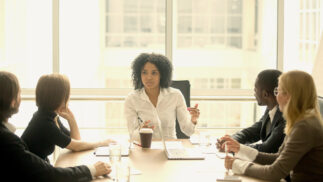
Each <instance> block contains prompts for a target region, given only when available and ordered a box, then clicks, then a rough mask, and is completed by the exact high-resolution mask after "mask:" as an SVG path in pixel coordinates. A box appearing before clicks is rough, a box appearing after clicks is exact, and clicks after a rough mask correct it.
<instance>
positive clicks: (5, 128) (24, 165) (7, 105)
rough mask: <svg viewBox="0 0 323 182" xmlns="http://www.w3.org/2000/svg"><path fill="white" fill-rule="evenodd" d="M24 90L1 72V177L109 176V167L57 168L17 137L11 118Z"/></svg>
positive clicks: (75, 178)
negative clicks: (9, 119) (9, 120)
mask: <svg viewBox="0 0 323 182" xmlns="http://www.w3.org/2000/svg"><path fill="white" fill-rule="evenodd" d="M20 100H21V99H20V88H19V83H18V80H17V78H16V76H15V75H13V74H11V73H8V72H4V71H0V163H1V165H2V170H1V177H2V178H3V179H8V180H9V181H37V182H38V181H53V182H56V181H59V182H65V181H66V182H72V181H73V182H74V181H75V182H81V181H91V180H92V177H96V176H101V175H105V174H109V173H110V172H111V168H110V166H109V165H108V164H106V163H103V162H97V163H95V164H94V165H88V166H85V165H83V166H76V167H68V168H55V167H53V166H52V165H50V164H49V163H48V162H46V161H45V160H43V159H41V158H39V157H38V156H36V155H34V154H33V153H31V152H30V151H29V150H28V148H27V146H26V144H25V143H24V142H23V141H22V140H21V139H20V138H19V137H18V136H17V135H15V134H14V133H13V132H12V130H13V129H14V127H13V125H11V124H10V123H8V118H10V117H11V116H12V115H13V114H15V113H17V112H18V109H19V105H20Z"/></svg>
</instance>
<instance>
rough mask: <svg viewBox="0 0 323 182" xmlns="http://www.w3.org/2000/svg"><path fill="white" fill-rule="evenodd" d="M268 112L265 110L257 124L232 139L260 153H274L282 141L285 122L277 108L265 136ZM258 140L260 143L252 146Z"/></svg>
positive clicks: (268, 120) (268, 119) (268, 118)
mask: <svg viewBox="0 0 323 182" xmlns="http://www.w3.org/2000/svg"><path fill="white" fill-rule="evenodd" d="M268 113H269V110H268V109H266V111H265V113H264V115H263V116H262V117H261V118H260V120H259V121H258V122H256V123H255V124H253V125H252V126H251V127H249V128H245V129H243V130H241V131H240V132H237V133H236V134H234V135H233V136H232V137H233V138H234V139H235V140H237V141H238V142H239V143H241V144H245V145H248V146H250V147H252V148H255V149H257V150H258V151H260V152H267V153H275V152H277V151H278V148H279V147H280V145H281V144H282V143H283V141H284V137H285V134H284V129H285V124H286V121H285V120H284V118H283V115H282V112H280V110H279V109H278V108H277V111H276V113H275V115H274V118H273V121H272V124H271V129H270V132H269V133H268V134H266V126H267V123H268V122H270V117H269V114H268ZM259 140H261V141H262V143H259V144H253V143H255V142H258V141H259Z"/></svg>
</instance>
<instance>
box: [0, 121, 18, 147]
mask: <svg viewBox="0 0 323 182" xmlns="http://www.w3.org/2000/svg"><path fill="white" fill-rule="evenodd" d="M0 138H1V145H6V144H12V143H19V142H20V138H19V137H18V136H17V135H15V134H14V133H12V132H10V131H9V130H8V129H6V128H4V127H3V126H1V127H0Z"/></svg>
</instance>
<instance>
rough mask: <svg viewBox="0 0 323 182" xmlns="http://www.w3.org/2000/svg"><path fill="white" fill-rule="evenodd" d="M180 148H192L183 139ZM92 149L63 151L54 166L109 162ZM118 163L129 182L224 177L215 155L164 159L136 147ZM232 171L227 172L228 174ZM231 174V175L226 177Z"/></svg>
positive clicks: (187, 181)
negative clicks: (124, 166) (126, 168)
mask: <svg viewBox="0 0 323 182" xmlns="http://www.w3.org/2000/svg"><path fill="white" fill-rule="evenodd" d="M176 141H181V142H182V144H183V146H184V147H188V148H189V147H193V145H192V144H191V142H190V141H189V140H187V139H180V140H176ZM94 151H95V150H87V151H81V152H72V151H69V150H67V149H63V150H61V151H60V154H59V156H58V158H57V160H56V162H55V166H56V167H71V166H75V165H83V164H85V165H89V164H94V163H95V162H97V161H103V162H109V157H108V156H103V157H98V156H96V155H95V154H94ZM122 162H126V163H128V165H129V166H130V168H131V171H133V170H135V171H137V172H138V171H139V173H140V174H138V173H136V174H135V173H133V172H131V173H132V174H131V176H130V181H131V182H179V181H185V182H191V181H192V182H193V181H194V182H208V181H210V182H211V181H212V182H214V181H217V179H218V178H222V177H223V176H224V175H226V172H227V170H226V169H225V167H224V159H221V158H219V157H217V155H215V154H206V157H205V159H204V160H168V159H167V157H166V155H165V151H164V150H163V149H162V148H160V149H158V148H156V149H142V148H141V147H139V146H135V145H134V146H133V147H131V148H130V151H129V156H127V157H122ZM230 173H232V172H229V174H230ZM230 175H233V174H230ZM239 178H240V179H241V181H250V182H262V181H265V180H260V179H256V178H251V177H247V176H243V175H239ZM93 181H115V180H114V178H111V177H109V176H106V177H98V178H96V179H94V180H93Z"/></svg>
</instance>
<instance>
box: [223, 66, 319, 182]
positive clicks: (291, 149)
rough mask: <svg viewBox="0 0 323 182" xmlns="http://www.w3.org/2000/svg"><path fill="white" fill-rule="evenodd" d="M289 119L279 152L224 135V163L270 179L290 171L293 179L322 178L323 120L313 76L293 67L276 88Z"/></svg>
mask: <svg viewBox="0 0 323 182" xmlns="http://www.w3.org/2000/svg"><path fill="white" fill-rule="evenodd" d="M274 93H275V95H276V98H277V102H278V104H279V109H280V110H281V111H282V112H283V116H284V118H285V119H286V127H285V133H286V137H285V140H284V142H283V144H282V145H281V147H280V148H279V151H278V152H277V153H276V154H269V153H263V152H258V151H257V150H255V149H253V148H250V147H248V146H244V145H241V144H239V143H237V142H236V141H235V140H234V139H232V138H230V137H229V136H225V137H224V138H223V139H224V140H226V141H227V142H226V145H227V149H228V150H229V151H230V152H235V157H234V158H232V157H229V156H227V157H226V159H225V167H226V168H227V169H232V171H233V172H234V173H236V174H245V175H248V176H253V177H257V178H262V179H266V180H270V181H279V180H280V179H283V178H285V177H287V176H288V175H290V179H291V181H323V121H322V118H321V115H320V112H319V109H318V102H317V94H316V88H315V85H314V81H313V78H312V77H311V75H309V74H308V73H306V72H303V71H290V72H287V73H284V74H282V75H281V76H280V77H279V82H278V87H277V88H276V89H275V91H274Z"/></svg>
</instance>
